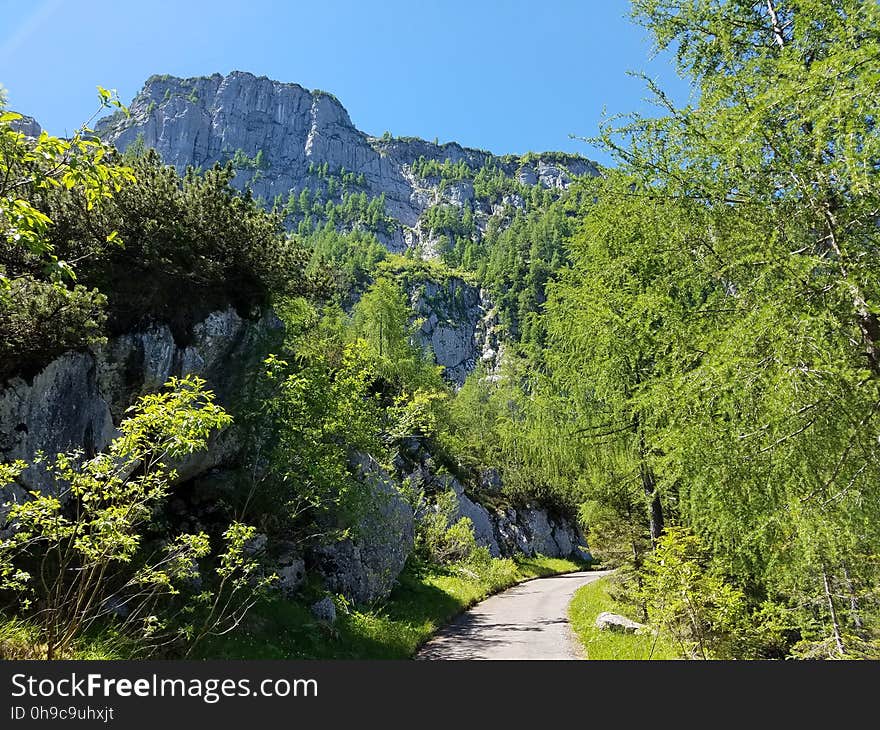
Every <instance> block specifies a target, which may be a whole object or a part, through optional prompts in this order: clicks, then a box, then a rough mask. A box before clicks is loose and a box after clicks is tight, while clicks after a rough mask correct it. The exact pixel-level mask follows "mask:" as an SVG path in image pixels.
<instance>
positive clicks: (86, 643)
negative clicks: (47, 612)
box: [0, 556, 585, 659]
mask: <svg viewBox="0 0 880 730" xmlns="http://www.w3.org/2000/svg"><path fill="white" fill-rule="evenodd" d="M584 567H585V566H584V565H583V564H580V563H576V562H574V561H572V560H564V559H559V558H545V557H541V556H539V557H536V558H526V557H524V556H523V557H520V558H518V559H516V560H510V559H506V560H492V561H490V562H489V563H488V564H485V565H480V566H467V565H461V566H454V567H449V568H440V567H437V566H433V565H432V566H428V565H418V564H414V565H410V566H408V567H407V569H406V570H405V571H404V573H403V575H401V577H400V581H399V583H398V585H397V586H396V587H395V589H394V591H393V592H392V594H391V595H390V596H389V598H388V599H387V600H386V601H385V602H384V603H382V604H380V605H377V606H373V607H372V608H370V609H356V608H354V607H347V606H345V603H344V601H342V600H341V599H337V603H336V605H337V615H338V619H337V622H336V624H335V625H333V626H329V625H327V624H325V623H322V622H320V621H317V620H316V619H315V618H314V617H313V616H312V614H311V612H310V611H309V608H308V606H307V605H305V604H303V603H296V602H292V601H285V600H282V599H280V598H275V599H272V600H268V601H265V602H263V603H261V604H259V605H257V606H255V607H254V608H253V609H252V610H251V612H250V613H249V614H248V616H247V618H246V619H245V622H244V623H243V625H242V626H240V627H239V629H238V630H237V631H235V632H233V633H230V634H227V635H225V636H222V637H216V638H214V639H213V640H211V641H208V642H206V643H205V644H203V645H202V646H200V647H199V648H198V651H197V655H198V656H199V657H200V658H212V659H407V658H409V657H411V656H412V655H413V654H414V653H415V651H416V650H417V649H418V647H419V646H421V644H423V643H424V642H425V641H427V640H428V639H429V638H431V636H433V635H434V633H435V632H436V631H437V630H438V629H439V628H440V627H441V626H443V625H444V624H446V623H448V622H449V621H450V620H451V619H452V618H454V617H455V616H456V615H458V614H459V613H460V612H461V611H463V610H465V609H466V608H468V607H470V606H472V605H473V604H475V603H477V602H479V601H481V600H483V599H484V598H486V597H487V596H489V595H491V594H492V593H497V592H498V591H500V590H503V589H505V588H508V587H510V586H512V585H514V584H516V583H520V582H522V581H524V580H530V579H532V578H540V577H544V576H549V575H556V574H559V573H567V572H571V571H573V570H583V569H584ZM132 648H133V647H131V646H129V647H128V650H127V649H126V647H125V645H124V644H122V643H120V642H119V641H118V640H115V639H114V638H113V637H112V636H111V635H110V634H108V633H106V631H105V632H97V633H96V635H95V636H93V637H87V638H86V639H84V640H82V641H81V642H79V643H78V644H77V646H76V647H75V648H74V650H73V652H72V653H71V656H69V657H67V658H70V659H124V658H127V656H128V655H129V654H130V651H129V650H130V649H132ZM44 652H45V649H44V648H43V647H40V646H39V644H38V638H37V631H36V628H35V627H34V626H33V625H31V624H29V623H27V622H25V621H22V620H20V619H17V618H14V617H4V616H3V615H2V614H0V658H2V659H40V658H44V656H45V653H44Z"/></svg>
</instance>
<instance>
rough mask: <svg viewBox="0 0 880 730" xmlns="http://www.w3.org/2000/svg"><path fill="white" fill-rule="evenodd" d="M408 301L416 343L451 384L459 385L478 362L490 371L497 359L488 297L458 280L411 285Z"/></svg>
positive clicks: (494, 317)
mask: <svg viewBox="0 0 880 730" xmlns="http://www.w3.org/2000/svg"><path fill="white" fill-rule="evenodd" d="M410 302H411V306H412V309H413V312H414V315H415V317H416V319H417V321H419V320H420V321H421V324H420V326H419V330H418V339H419V344H420V345H421V346H422V347H423V348H424V349H425V350H426V351H430V352H431V353H433V356H434V361H435V362H436V363H437V364H438V365H442V366H443V368H444V371H443V374H444V376H445V377H446V379H447V380H449V381H450V382H452V383H454V384H455V385H458V386H460V385H462V383H464V381H465V378H466V377H467V376H468V375H469V374H470V373H471V372H473V370H474V368H475V367H476V366H477V365H478V364H480V363H482V364H483V365H484V366H485V367H486V368H487V369H490V370H491V369H494V368H495V367H496V366H497V364H498V362H499V359H500V352H501V342H500V338H499V330H500V326H499V323H498V315H497V313H496V311H495V310H494V308H493V307H492V304H491V301H490V300H489V297H488V294H487V293H486V292H485V291H484V290H483V289H480V288H478V287H476V286H473V285H472V284H469V283H467V282H466V281H464V280H463V279H460V278H458V277H454V276H453V277H449V278H448V279H446V280H445V281H434V280H427V281H421V282H418V283H416V284H414V285H412V287H411V290H410Z"/></svg>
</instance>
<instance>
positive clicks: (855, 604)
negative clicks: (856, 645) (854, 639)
mask: <svg viewBox="0 0 880 730" xmlns="http://www.w3.org/2000/svg"><path fill="white" fill-rule="evenodd" d="M843 579H844V581H846V590H847V593H849V613H850V616H852V621H853V626H855V627H856V629H857V630H859V631H861V629H862V628H863V624H862V617H861V615H860V614H859V599H858V596H856V591H855V588H854V587H853V583H852V580H851V579H850V577H849V571H848V570H847V569H846V565H844V566H843Z"/></svg>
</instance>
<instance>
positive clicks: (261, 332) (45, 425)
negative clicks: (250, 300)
mask: <svg viewBox="0 0 880 730" xmlns="http://www.w3.org/2000/svg"><path fill="white" fill-rule="evenodd" d="M279 326H280V322H279V321H278V320H277V318H276V317H274V315H271V314H267V315H265V316H264V317H263V318H262V319H260V320H258V321H255V322H253V321H246V320H242V319H241V317H239V316H238V315H237V314H236V313H235V311H234V310H232V309H227V310H225V311H221V312H213V313H211V314H210V315H209V316H208V317H207V318H206V319H205V320H204V321H203V322H201V323H199V324H198V325H196V327H195V328H194V332H193V337H192V342H191V344H190V345H188V346H186V347H179V346H178V345H176V344H175V342H174V338H173V337H172V335H171V331H170V330H169V329H168V328H167V327H166V326H164V325H162V326H154V327H151V328H148V329H145V330H143V331H140V332H134V333H130V334H127V335H123V336H121V337H117V338H114V339H113V340H111V341H110V342H108V343H107V344H106V345H105V346H103V347H99V348H95V349H94V350H92V351H88V352H83V353H68V354H65V355H63V356H61V357H59V358H57V359H56V360H54V361H52V362H51V363H50V364H49V365H48V366H47V367H46V368H45V369H44V370H43V371H42V372H40V373H39V374H38V375H37V376H36V377H34V379H33V381H31V382H30V383H28V382H26V381H25V380H23V379H21V378H16V379H13V380H12V381H11V382H9V383H8V384H7V386H6V387H5V388H4V389H3V390H0V459H2V460H13V459H23V460H25V461H28V462H30V461H32V460H33V458H34V456H35V454H36V452H37V451H43V452H45V453H46V454H47V455H49V456H54V455H55V454H57V453H59V452H64V451H68V450H70V449H81V450H82V451H83V452H84V454H85V455H86V456H87V457H88V456H92V455H94V454H95V453H97V452H98V451H101V450H102V449H104V448H105V447H106V446H107V445H108V444H109V443H110V441H111V440H112V439H113V437H114V436H115V434H116V429H115V424H118V423H119V421H120V420H121V419H122V418H123V417H124V413H125V409H126V408H127V407H128V406H129V405H131V404H132V403H133V402H134V400H135V399H136V398H137V397H138V396H139V395H142V394H144V393H147V392H150V391H155V390H157V389H159V388H161V386H162V385H163V384H164V383H165V382H166V381H167V379H168V378H169V377H170V376H172V375H175V376H181V375H184V374H188V373H194V374H197V375H200V376H202V377H205V379H206V380H208V382H209V383H210V385H211V386H212V388H213V389H214V390H215V392H216V395H217V397H218V400H219V401H220V402H221V403H222V402H224V400H225V399H227V398H228V397H230V396H231V395H233V394H234V392H235V389H236V384H237V380H236V376H237V375H240V374H241V370H243V369H244V367H245V364H246V362H247V361H248V359H249V358H250V357H252V354H253V352H254V350H255V344H256V342H257V341H258V340H259V339H260V338H262V337H265V336H267V334H268V333H270V332H271V331H274V330H275V329H277V328H278V327H279ZM238 447H239V444H238V443H237V441H236V439H235V435H234V432H233V431H232V430H227V431H224V432H222V433H221V434H218V435H215V436H214V437H213V438H212V440H211V442H210V444H209V448H208V449H207V450H205V451H201V452H197V453H195V454H193V455H191V456H190V457H188V458H187V459H186V460H185V461H184V462H183V463H181V464H179V465H177V468H178V476H179V479H180V480H181V481H182V480H186V479H188V478H191V477H193V476H195V475H196V474H199V473H202V472H205V471H207V470H208V469H211V468H213V467H214V466H217V465H218V464H220V463H223V462H224V461H226V460H227V459H228V458H229V457H230V456H231V455H232V454H233V453H235V452H236V450H237V449H238ZM22 480H23V481H24V483H25V484H26V485H27V486H28V487H29V488H35V489H43V490H50V491H51V489H52V488H53V485H52V484H51V483H50V482H49V481H48V480H47V477H46V475H45V474H44V473H41V472H37V471H36V470H34V469H28V470H27V471H26V472H25V474H23V476H22Z"/></svg>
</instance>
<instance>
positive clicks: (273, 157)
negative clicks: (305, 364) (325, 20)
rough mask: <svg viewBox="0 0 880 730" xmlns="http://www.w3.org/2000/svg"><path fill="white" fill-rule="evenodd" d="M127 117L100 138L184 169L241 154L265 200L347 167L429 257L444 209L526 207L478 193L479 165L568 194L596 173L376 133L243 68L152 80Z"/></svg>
mask: <svg viewBox="0 0 880 730" xmlns="http://www.w3.org/2000/svg"><path fill="white" fill-rule="evenodd" d="M130 112H131V115H130V117H126V116H124V115H122V114H117V115H114V116H111V117H107V118H105V119H103V120H101V122H100V123H99V124H98V132H99V134H100V135H101V136H102V137H103V138H104V139H106V140H108V141H110V142H113V143H114V144H115V145H116V146H117V147H118V148H119V149H121V150H125V149H127V148H128V147H129V146H130V145H132V144H134V143H136V142H137V143H138V144H143V145H144V146H145V147H152V148H154V149H156V150H157V151H158V153H159V154H160V155H161V157H162V159H163V160H165V161H166V162H167V163H169V164H173V165H175V166H176V167H178V169H181V170H182V169H183V168H185V167H186V166H187V165H193V166H195V167H200V168H202V169H205V168H207V167H210V166H211V165H213V164H214V163H216V162H220V163H226V162H228V161H232V162H233V164H234V165H235V167H236V170H237V175H236V178H235V181H234V183H235V185H237V186H238V187H240V188H242V189H243V188H244V187H246V186H247V187H250V189H251V190H252V191H253V194H254V195H255V196H257V197H261V198H263V199H264V200H265V201H266V202H267V204H270V203H272V202H274V201H276V199H277V200H280V201H281V202H282V203H283V202H285V201H287V200H289V199H290V197H291V195H293V196H297V195H299V194H300V193H301V192H302V191H303V190H309V191H310V192H311V193H315V192H317V191H320V192H321V194H322V195H323V196H324V197H325V198H332V197H333V196H334V195H336V194H340V195H341V194H342V187H343V186H342V185H341V184H340V183H341V181H342V178H343V176H344V175H345V174H346V173H347V174H348V177H347V178H346V179H347V183H348V184H347V185H346V186H345V187H346V190H347V191H348V192H349V193H351V192H358V193H364V194H365V195H366V196H367V197H368V198H369V199H379V198H382V199H383V200H384V206H385V211H384V214H385V216H384V217H383V221H382V225H381V226H378V227H377V226H375V225H374V226H373V227H374V229H376V230H375V232H376V233H377V235H378V237H379V238H380V240H382V242H383V243H384V244H385V245H386V246H388V247H389V248H390V249H391V250H393V251H401V250H402V249H404V248H405V247H406V246H419V245H421V246H423V248H424V250H425V252H426V253H428V254H430V253H431V252H432V249H431V241H432V240H433V239H435V238H436V231H432V230H430V229H429V228H426V227H425V225H423V224H424V220H423V218H424V214H425V212H426V211H427V210H429V209H430V208H432V207H435V206H437V205H444V204H446V205H451V206H455V207H457V208H461V207H462V206H464V205H468V206H471V207H472V208H473V211H474V215H475V222H476V224H477V226H478V228H479V227H481V226H484V225H485V223H486V221H487V220H488V219H489V218H490V217H491V216H492V215H495V214H497V213H498V212H499V210H500V209H501V208H503V207H504V206H505V205H512V206H514V207H521V206H522V205H523V200H522V195H517V194H516V193H515V192H511V191H507V193H506V194H504V195H482V196H481V195H478V194H477V192H476V191H475V188H474V178H475V176H476V175H477V173H478V171H479V170H481V169H484V168H491V169H492V170H495V171H497V172H498V173H500V174H503V175H504V176H505V177H506V178H508V179H509V180H510V181H511V182H510V186H508V187H511V186H512V189H513V188H516V187H517V186H523V187H524V188H528V187H534V186H538V187H541V188H544V189H563V188H565V187H567V186H568V185H569V184H570V183H571V181H572V180H573V178H575V177H576V176H580V175H596V174H598V171H597V168H596V166H595V165H594V164H593V163H592V162H590V161H589V160H587V159H585V158H583V157H579V156H577V155H566V154H560V153H548V154H544V155H541V154H538V155H528V156H526V157H517V156H513V155H507V156H504V157H500V156H497V155H493V154H492V153H490V152H486V151H483V150H475V149H468V148H465V147H462V146H460V145H459V144H457V143H455V142H449V143H446V144H436V143H431V142H427V141H425V140H422V139H417V138H388V137H383V138H377V137H371V136H369V135H367V134H365V133H363V132H361V131H359V130H358V129H356V128H355V126H354V125H353V124H352V121H351V119H350V118H349V115H348V112H347V111H346V110H345V108H344V107H343V106H342V104H341V103H340V102H339V100H338V99H336V97H334V96H333V95H332V94H328V93H326V92H323V91H317V90H316V91H309V90H307V89H304V88H303V87H302V86H299V85H298V84H292V83H281V82H278V81H273V80H271V79H268V78H266V77H264V76H261V77H257V76H254V75H253V74H250V73H244V72H240V71H234V72H232V73H230V74H229V75H228V76H221V75H220V74H214V75H213V76H207V77H198V78H190V79H180V78H176V77H173V76H151V77H150V78H149V79H148V80H147V82H146V84H145V86H144V88H143V89H142V90H141V91H140V93H138V95H137V96H136V97H135V99H134V100H133V101H132V102H131V105H130ZM426 163H427V164H426ZM431 163H433V164H431ZM444 165H445V167H442V166H444ZM455 165H459V167H458V168H457V169H456V170H455V171H454V175H451V176H450V175H449V174H447V173H448V172H449V171H450V170H451V169H452V167H453V166H455ZM441 168H442V169H441ZM383 196H384V197H383ZM374 223H375V221H374Z"/></svg>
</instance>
